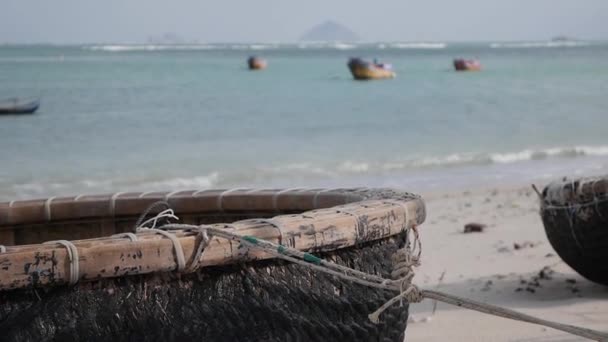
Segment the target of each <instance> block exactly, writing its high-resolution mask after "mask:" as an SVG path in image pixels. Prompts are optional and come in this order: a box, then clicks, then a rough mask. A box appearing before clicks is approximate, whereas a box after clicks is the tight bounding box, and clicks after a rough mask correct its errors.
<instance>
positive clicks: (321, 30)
mask: <svg viewBox="0 0 608 342" xmlns="http://www.w3.org/2000/svg"><path fill="white" fill-rule="evenodd" d="M300 40H301V41H309V42H311V41H314V42H354V41H357V40H360V38H359V36H358V35H357V34H356V33H355V32H353V31H352V30H351V29H349V28H348V27H346V26H343V25H341V24H338V23H336V22H335V21H331V20H328V21H326V22H324V23H321V24H319V25H316V26H314V27H313V28H311V29H310V30H308V31H307V32H306V33H304V34H303V35H302V37H301V38H300Z"/></svg>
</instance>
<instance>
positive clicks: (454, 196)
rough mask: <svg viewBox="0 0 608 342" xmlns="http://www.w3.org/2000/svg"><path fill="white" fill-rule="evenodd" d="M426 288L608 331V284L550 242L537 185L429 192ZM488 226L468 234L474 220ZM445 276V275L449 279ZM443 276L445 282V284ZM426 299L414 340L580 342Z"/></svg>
mask: <svg viewBox="0 0 608 342" xmlns="http://www.w3.org/2000/svg"><path fill="white" fill-rule="evenodd" d="M423 196H424V197H425V199H426V201H427V212H428V217H427V220H426V222H425V223H424V224H423V225H422V226H421V227H420V233H421V238H422V242H423V252H422V265H421V267H419V269H418V270H417V272H416V277H415V278H414V282H415V283H416V284H418V285H419V286H420V287H423V288H428V289H438V290H442V291H445V292H448V293H450V294H455V295H459V296H462V297H466V298H470V299H474V300H478V301H483V302H487V303H491V304H496V305H500V306H504V307H507V308H510V309H514V310H517V311H520V312H523V313H527V314H531V315H534V316H537V317H540V318H544V319H548V320H554V321H558V322H561V323H565V324H572V325H578V326H582V327H587V328H592V329H597V330H604V331H608V323H607V322H608V286H602V285H598V284H595V283H592V282H590V281H588V280H586V279H585V278H583V277H581V276H580V275H578V274H577V273H576V272H575V271H574V270H572V269H571V268H570V267H568V266H567V265H566V264H565V263H564V262H562V261H561V259H560V258H559V256H557V254H556V253H555V251H554V250H553V249H552V247H551V245H550V244H549V241H548V240H547V238H546V236H545V232H544V228H543V225H542V222H541V219H540V216H539V203H538V197H537V195H536V193H534V191H533V190H532V189H531V188H530V187H525V188H510V189H484V190H474V191H464V192H463V191H461V192H454V193H448V194H438V193H433V194H423ZM471 222H475V223H481V224H485V225H487V227H486V228H485V229H484V230H483V232H472V233H467V234H465V233H463V230H464V225H465V224H467V223H471ZM442 275H443V278H442ZM441 278H442V279H441ZM432 311H433V302H432V301H430V300H425V301H423V302H422V303H419V304H415V305H413V306H412V308H411V313H412V317H411V318H410V324H408V328H407V333H406V340H408V341H450V340H451V341H579V340H583V339H581V338H577V337H576V336H572V335H569V334H566V333H562V332H559V331H556V330H553V329H550V328H544V327H542V326H538V325H532V324H528V323H523V322H516V321H512V320H507V319H503V318H499V317H495V316H489V315H486V314H482V313H478V312H474V311H470V310H466V309H461V308H457V307H454V306H450V305H447V304H442V303H438V304H437V309H436V312H435V314H434V315H433V314H432Z"/></svg>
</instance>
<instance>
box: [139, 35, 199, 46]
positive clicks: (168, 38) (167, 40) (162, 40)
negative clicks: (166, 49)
mask: <svg viewBox="0 0 608 342" xmlns="http://www.w3.org/2000/svg"><path fill="white" fill-rule="evenodd" d="M147 43H148V44H159V45H180V44H195V43H197V42H196V41H188V40H186V39H184V38H182V37H181V36H180V35H178V34H177V33H173V32H166V33H163V34H162V35H160V36H150V37H148V41H147Z"/></svg>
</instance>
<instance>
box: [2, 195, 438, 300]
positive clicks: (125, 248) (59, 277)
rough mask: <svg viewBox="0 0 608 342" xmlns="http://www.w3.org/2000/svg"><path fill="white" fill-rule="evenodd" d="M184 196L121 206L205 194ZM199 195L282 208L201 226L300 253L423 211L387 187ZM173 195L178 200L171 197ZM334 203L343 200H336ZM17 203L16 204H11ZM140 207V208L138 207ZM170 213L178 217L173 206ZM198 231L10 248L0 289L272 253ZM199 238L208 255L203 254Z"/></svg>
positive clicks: (358, 237) (384, 228)
mask: <svg viewBox="0 0 608 342" xmlns="http://www.w3.org/2000/svg"><path fill="white" fill-rule="evenodd" d="M186 193H187V196H183V197H180V196H178V194H175V193H149V194H146V193H139V195H137V196H134V194H130V195H129V197H128V201H129V203H130V205H131V206H125V207H124V208H121V209H125V211H126V210H127V209H128V210H135V209H134V207H136V208H137V207H138V206H141V205H142V203H144V204H146V205H149V203H150V200H154V201H156V200H158V199H167V200H168V202H169V203H171V204H177V206H178V207H179V205H180V203H181V205H182V207H181V208H182V209H188V208H189V207H188V206H187V205H184V203H182V202H184V201H186V202H188V199H190V200H195V202H196V201H198V200H200V197H198V194H200V193H202V192H196V191H189V192H186ZM204 193H206V194H207V195H211V194H213V195H211V196H206V197H204V198H205V200H206V201H207V202H209V201H210V203H211V205H210V206H207V207H205V209H209V208H213V209H215V210H216V211H212V213H216V212H217V211H218V210H219V211H221V212H227V211H236V212H239V211H241V210H251V209H250V207H251V206H253V207H255V205H256V203H257V204H258V206H257V207H255V210H258V211H261V210H271V211H274V210H278V209H281V210H279V211H284V212H288V213H289V214H284V215H278V216H274V217H272V218H263V219H247V220H241V221H236V222H232V223H230V224H222V223H217V224H210V225H205V227H209V228H212V229H224V230H226V229H228V230H230V231H232V232H235V233H237V234H239V235H243V236H252V237H255V238H260V239H265V240H269V241H272V242H275V243H278V244H284V245H285V246H288V247H291V248H294V249H298V250H302V251H314V252H322V251H334V250H339V249H342V248H348V247H352V246H356V245H358V244H361V243H366V242H372V241H377V240H381V239H386V238H389V237H391V236H394V235H397V234H400V233H402V232H404V231H407V230H408V229H410V228H412V227H416V226H418V225H419V224H421V223H422V222H423V221H424V219H425V216H426V213H425V205H424V201H423V200H422V199H421V198H420V196H418V195H414V194H410V193H405V192H399V191H395V190H391V189H367V188H365V189H329V190H327V189H314V190H307V189H286V190H245V189H229V190H220V191H215V192H214V191H213V190H207V191H205V192H204ZM118 194H119V195H116V194H115V195H112V196H103V200H102V201H101V203H104V201H105V204H106V205H107V203H108V201H111V202H110V203H114V204H115V205H116V206H115V207H113V210H112V211H110V210H109V209H108V208H107V207H106V210H108V211H106V213H109V214H111V215H113V216H110V217H118V216H119V215H120V214H119V213H118V211H117V208H118V205H117V204H118V203H119V200H120V199H121V195H120V193H118ZM174 196H175V197H174ZM108 197H109V200H108ZM82 198H83V196H80V197H78V196H77V197H71V198H70V199H71V202H68V203H71V204H72V205H74V203H84V202H80V201H81V200H82ZM93 199H95V201H93V203H100V201H99V200H98V197H93ZM174 199H176V200H175V201H172V200H174ZM180 201H181V202H180ZM42 202H44V203H46V205H45V206H44V210H45V211H46V213H45V214H44V215H45V216H43V218H44V219H46V220H47V222H50V223H53V222H54V221H57V220H58V219H57V215H55V216H54V215H53V211H52V210H53V208H54V207H53V203H55V202H54V201H51V200H46V201H33V202H30V203H32V204H33V205H34V206H40V204H41V203H42ZM58 203H64V204H65V202H58ZM134 203H135V204H134ZM197 203H198V202H197ZM336 203H346V204H340V205H335V204H336ZM207 204H209V203H207ZM248 206H249V207H248ZM22 207H23V206H15V205H13V206H11V207H9V208H22ZM67 208H69V206H68V207H67ZM308 208H310V209H308ZM255 210H254V211H255ZM49 211H50V213H49ZM143 211H144V209H142V210H141V211H140V212H143ZM184 212H188V210H186V211H184ZM296 212H299V213H296ZM172 213H173V212H172ZM175 213H176V214H179V213H178V212H177V210H176V211H175ZM96 214H98V213H96ZM106 217H108V216H106ZM62 219H65V218H64V217H62ZM71 219H74V217H71ZM40 227H41V228H42V227H44V225H41V226H40ZM201 232H202V231H196V230H193V229H178V230H172V231H171V232H170V233H169V232H166V231H158V230H157V229H147V230H138V231H137V233H135V234H134V233H127V234H119V235H114V236H108V237H101V238H94V239H87V240H73V241H68V240H58V241H48V242H45V243H42V244H33V245H18V246H7V247H5V248H3V250H2V251H0V262H2V263H3V265H8V266H7V267H3V268H2V269H0V290H9V289H16V288H24V287H32V286H56V285H64V284H68V283H69V284H74V283H76V282H79V281H91V280H99V279H102V278H112V277H122V276H127V275H135V274H147V273H152V272H171V271H178V272H183V273H189V272H192V271H195V270H196V269H197V268H199V267H205V266H220V265H224V264H229V263H234V262H239V261H252V260H259V259H267V258H269V255H267V254H265V253H263V252H258V251H249V250H248V249H246V248H244V249H243V248H242V246H240V245H239V244H238V243H233V242H232V241H226V240H225V239H218V238H214V237H212V238H211V239H210V240H209V239H206V240H205V238H204V236H203V235H201ZM204 240H205V241H204ZM203 242H204V247H202V248H203V249H204V250H205V253H204V254H201V253H200V250H201V245H202V244H203ZM41 260H42V261H43V262H40V261H41ZM24 270H25V272H24ZM110 270H111V271H110Z"/></svg>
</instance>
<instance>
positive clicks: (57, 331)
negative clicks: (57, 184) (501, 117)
mask: <svg viewBox="0 0 608 342" xmlns="http://www.w3.org/2000/svg"><path fill="white" fill-rule="evenodd" d="M277 215H278V216H277ZM425 215H426V214H425V205H424V202H423V200H422V199H421V198H420V197H419V196H417V195H414V194H410V193H404V192H398V191H394V190H390V189H367V188H358V189H286V190H252V189H231V190H201V191H175V192H168V193H165V192H145V193H133V192H130V193H120V192H119V193H115V194H113V195H112V194H109V195H93V196H86V195H79V196H74V197H61V198H60V197H57V198H55V197H51V198H48V199H42V200H28V201H12V202H7V203H0V329H1V331H2V338H1V340H2V341H39V340H43V341H53V340H86V341H92V340H112V341H134V340H136V341H158V340H184V341H190V340H201V341H261V340H263V341H325V340H326V339H327V338H328V336H331V340H332V341H403V337H404V330H405V328H406V326H407V320H408V304H407V303H403V306H401V307H399V305H395V306H393V307H391V308H389V309H387V311H385V312H384V313H383V314H382V316H381V317H380V318H381V319H380V322H379V323H376V324H375V323H372V322H371V321H370V318H369V317H368V315H369V314H370V313H372V312H373V311H375V310H376V309H378V308H379V307H380V306H381V305H382V304H384V303H385V302H386V301H387V300H388V299H390V298H391V297H393V296H394V295H395V293H394V292H390V291H385V290H378V289H371V288H369V287H366V286H362V285H358V284H355V283H352V282H350V281H347V280H341V279H339V278H337V277H334V276H333V275H331V274H327V273H322V272H318V271H315V270H313V269H312V268H310V267H306V266H305V265H302V264H297V263H291V262H286V261H285V260H280V259H276V258H273V256H272V255H271V254H268V253H267V252H266V251H265V250H260V249H255V248H252V247H251V245H247V244H245V243H244V242H243V241H239V240H238V239H234V237H235V236H239V237H242V240H246V241H247V242H251V241H253V242H256V241H260V240H258V239H263V240H265V241H268V242H272V243H274V244H275V245H274V247H273V248H274V249H273V251H278V253H284V251H285V248H286V247H289V248H290V249H292V250H298V251H303V252H311V253H314V254H315V255H316V256H313V255H311V254H307V253H302V254H304V260H307V259H306V257H308V262H309V263H310V262H312V263H314V264H315V265H320V262H321V261H322V260H331V261H333V262H334V263H336V264H339V265H342V266H348V267H351V268H354V269H356V270H359V271H362V272H365V273H368V274H372V275H374V276H381V277H383V278H386V279H399V278H395V277H399V275H395V274H398V273H399V270H400V268H399V265H400V264H402V263H403V261H402V260H399V259H398V258H395V256H396V255H398V253H399V252H400V251H403V250H406V246H407V245H408V232H409V231H411V230H412V229H413V228H414V227H416V226H418V225H420V224H421V223H422V222H423V221H424V219H425ZM160 221H165V222H160ZM166 222H170V223H177V222H178V223H180V225H176V224H173V226H176V227H173V228H174V229H170V228H168V227H170V226H168V225H165V223H166ZM186 224H189V225H190V227H194V228H188V227H187V226H186ZM204 229H209V230H204ZM212 229H213V230H212ZM222 234H232V235H231V236H232V238H226V236H222ZM298 253H301V252H298ZM392 273H393V276H391V274H392Z"/></svg>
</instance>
